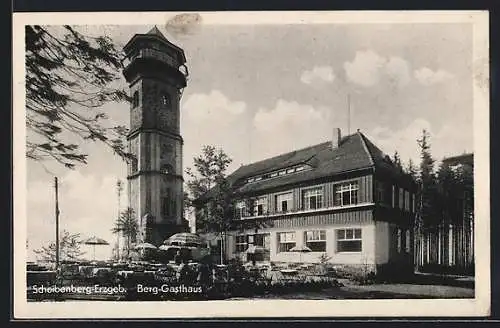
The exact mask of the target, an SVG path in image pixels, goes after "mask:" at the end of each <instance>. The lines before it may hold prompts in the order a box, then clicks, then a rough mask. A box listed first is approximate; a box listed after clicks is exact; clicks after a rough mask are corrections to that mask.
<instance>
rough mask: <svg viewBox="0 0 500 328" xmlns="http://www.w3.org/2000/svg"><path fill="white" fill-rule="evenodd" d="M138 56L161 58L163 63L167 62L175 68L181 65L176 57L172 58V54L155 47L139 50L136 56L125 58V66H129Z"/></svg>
mask: <svg viewBox="0 0 500 328" xmlns="http://www.w3.org/2000/svg"><path fill="white" fill-rule="evenodd" d="M136 58H153V59H156V60H159V61H161V62H163V63H166V64H168V65H169V66H172V67H175V68H178V67H179V65H178V64H177V61H176V60H175V59H174V58H172V56H170V55H168V54H166V53H164V52H161V51H158V50H155V49H141V50H139V52H138V53H136V54H135V55H134V56H131V57H127V58H125V59H124V60H123V66H125V67H126V66H128V65H129V64H130V63H131V62H132V61H133V60H134V59H136Z"/></svg>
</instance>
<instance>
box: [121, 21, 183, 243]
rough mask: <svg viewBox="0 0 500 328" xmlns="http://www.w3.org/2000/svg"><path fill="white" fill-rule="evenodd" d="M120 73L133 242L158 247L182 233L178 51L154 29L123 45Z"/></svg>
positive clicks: (180, 52) (180, 53)
mask: <svg viewBox="0 0 500 328" xmlns="http://www.w3.org/2000/svg"><path fill="white" fill-rule="evenodd" d="M124 52H125V54H126V62H124V66H125V67H124V71H123V74H124V76H125V78H126V80H127V82H128V83H129V87H130V95H131V97H132V102H131V105H130V131H129V134H128V137H127V138H128V145H129V151H130V153H131V154H132V155H133V156H134V158H133V159H132V160H131V161H130V162H129V163H128V175H127V179H128V198H129V204H130V207H131V208H133V210H134V212H135V215H136V216H137V222H138V225H139V231H140V234H139V236H138V237H139V240H140V241H144V242H150V243H153V244H156V245H158V244H160V243H161V242H162V241H163V240H164V239H165V238H167V237H168V236H170V235H172V234H173V233H176V232H178V231H182V230H185V224H184V222H183V204H182V201H183V178H182V146H183V139H182V136H181V133H180V98H181V95H182V90H183V89H184V87H185V86H186V75H187V70H186V71H184V72H183V68H185V63H186V58H185V55H184V51H183V50H182V49H181V48H179V47H177V46H175V45H174V44H172V43H171V42H169V41H168V40H167V39H166V38H165V36H164V35H163V34H162V33H161V32H160V31H159V30H158V29H157V28H156V27H154V28H153V29H152V30H151V31H149V32H148V33H146V34H136V35H134V36H133V37H132V39H131V40H130V41H129V42H128V43H127V44H126V45H125V47H124Z"/></svg>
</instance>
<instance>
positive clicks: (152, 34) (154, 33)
mask: <svg viewBox="0 0 500 328" xmlns="http://www.w3.org/2000/svg"><path fill="white" fill-rule="evenodd" d="M144 38H154V39H157V40H160V41H162V42H163V43H165V44H167V45H169V46H170V47H172V48H174V49H175V50H176V51H177V52H178V53H179V55H180V59H181V64H184V63H185V62H186V55H185V54H184V50H183V49H182V48H180V47H179V46H177V45H175V44H173V43H172V42H170V41H169V40H168V39H167V38H166V37H165V35H164V34H163V33H162V32H161V31H160V30H159V29H158V27H157V26H156V25H155V26H154V27H153V28H152V29H151V30H149V31H148V32H147V33H146V34H139V33H138V34H135V35H134V36H133V37H132V38H131V39H130V40H129V41H128V42H127V44H126V45H125V46H124V47H123V50H124V51H125V52H128V51H129V50H130V48H132V47H133V45H134V44H135V42H136V40H137V39H144Z"/></svg>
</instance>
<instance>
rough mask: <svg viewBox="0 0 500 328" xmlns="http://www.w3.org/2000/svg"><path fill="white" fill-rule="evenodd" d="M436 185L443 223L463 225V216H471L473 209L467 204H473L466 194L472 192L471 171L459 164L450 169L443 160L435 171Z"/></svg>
mask: <svg viewBox="0 0 500 328" xmlns="http://www.w3.org/2000/svg"><path fill="white" fill-rule="evenodd" d="M437 185H438V191H439V205H440V206H439V211H440V214H441V217H442V218H443V220H444V223H451V224H454V225H463V224H464V223H466V224H469V222H463V221H462V220H464V218H469V219H471V218H472V217H473V209H472V208H467V205H469V204H470V205H471V206H472V205H473V202H472V201H471V200H470V199H466V197H467V195H472V194H473V188H474V182H473V172H472V169H471V168H469V167H468V166H460V167H458V168H457V169H452V168H451V167H450V166H449V164H447V163H446V162H443V164H442V165H441V166H440V167H439V170H438V172H437Z"/></svg>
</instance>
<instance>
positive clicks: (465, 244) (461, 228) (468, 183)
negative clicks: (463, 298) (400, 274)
mask: <svg viewBox="0 0 500 328" xmlns="http://www.w3.org/2000/svg"><path fill="white" fill-rule="evenodd" d="M443 166H446V167H448V168H449V169H450V170H451V171H452V172H454V174H456V175H457V176H459V177H460V181H461V185H460V188H457V189H458V190H455V192H454V193H453V195H454V197H453V201H452V203H451V204H450V203H448V205H450V206H453V207H454V208H456V209H457V210H456V211H454V214H455V215H456V216H457V217H453V218H448V220H446V219H445V218H442V222H441V224H439V225H437V226H435V227H430V228H427V229H419V233H418V235H417V236H416V251H415V262H416V266H417V268H418V270H420V271H439V272H442V271H446V272H452V273H457V274H472V273H474V181H473V174H474V155H473V154H463V155H458V156H453V157H448V158H445V159H443Z"/></svg>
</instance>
